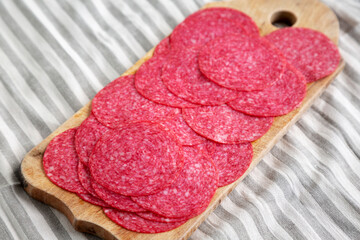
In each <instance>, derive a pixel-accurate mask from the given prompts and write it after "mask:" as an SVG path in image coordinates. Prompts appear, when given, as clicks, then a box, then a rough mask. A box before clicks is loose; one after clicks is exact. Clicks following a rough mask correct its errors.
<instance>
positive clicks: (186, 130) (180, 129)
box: [160, 114, 206, 146]
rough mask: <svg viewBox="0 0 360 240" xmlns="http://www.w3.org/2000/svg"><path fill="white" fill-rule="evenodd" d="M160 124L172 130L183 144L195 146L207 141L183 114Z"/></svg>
mask: <svg viewBox="0 0 360 240" xmlns="http://www.w3.org/2000/svg"><path fill="white" fill-rule="evenodd" d="M160 125H162V126H164V127H165V128H166V129H169V130H170V131H172V132H173V133H174V135H175V136H176V137H177V138H178V140H179V141H180V143H181V145H183V146H195V145H198V144H201V143H203V142H205V141H206V139H205V138H203V137H202V136H200V135H199V134H197V133H196V132H194V130H192V129H191V128H190V127H189V125H188V124H187V123H186V122H185V120H184V118H183V117H182V115H181V114H179V115H178V116H177V117H175V118H173V119H171V120H170V121H166V122H163V123H160Z"/></svg>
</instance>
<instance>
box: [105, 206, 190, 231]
mask: <svg viewBox="0 0 360 240" xmlns="http://www.w3.org/2000/svg"><path fill="white" fill-rule="evenodd" d="M103 210H104V213H105V214H106V216H108V217H109V218H110V219H111V220H112V221H114V222H115V223H117V224H119V225H120V226H122V227H124V228H126V229H128V230H130V231H134V232H140V233H160V232H166V231H170V230H172V229H175V228H177V227H179V226H180V225H182V224H184V223H185V222H186V221H182V222H172V223H164V222H155V221H150V220H147V219H144V218H142V217H140V216H139V215H137V214H136V213H129V212H122V211H118V210H115V209H112V208H104V209H103Z"/></svg>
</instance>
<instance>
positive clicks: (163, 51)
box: [153, 37, 171, 57]
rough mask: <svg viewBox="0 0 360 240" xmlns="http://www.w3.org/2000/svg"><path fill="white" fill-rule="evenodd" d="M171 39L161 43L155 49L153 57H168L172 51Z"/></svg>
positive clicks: (165, 39)
mask: <svg viewBox="0 0 360 240" xmlns="http://www.w3.org/2000/svg"><path fill="white" fill-rule="evenodd" d="M169 40H170V39H169V37H166V38H164V39H163V40H161V41H160V42H159V44H158V45H157V46H156V47H155V49H154V53H153V57H155V56H159V55H160V56H166V55H167V54H168V53H169V51H170V47H171V46H170V41H169Z"/></svg>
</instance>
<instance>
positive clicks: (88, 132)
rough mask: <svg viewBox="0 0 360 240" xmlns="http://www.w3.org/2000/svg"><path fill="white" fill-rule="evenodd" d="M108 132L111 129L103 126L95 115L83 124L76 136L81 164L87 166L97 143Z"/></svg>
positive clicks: (76, 145) (76, 146) (91, 115)
mask: <svg viewBox="0 0 360 240" xmlns="http://www.w3.org/2000/svg"><path fill="white" fill-rule="evenodd" d="M108 130H110V128H108V127H106V126H104V125H103V124H101V123H100V122H99V121H98V120H97V119H96V117H95V116H94V115H93V114H90V116H89V117H88V118H87V119H85V120H84V121H83V122H82V123H81V125H80V126H79V127H78V129H77V131H76V134H75V148H76V152H77V153H78V155H79V159H80V162H82V163H84V164H85V165H86V166H87V164H88V161H89V157H90V154H91V151H92V150H93V148H94V147H95V143H96V142H97V141H98V140H99V138H100V137H101V136H102V135H103V134H104V133H105V132H107V131H108Z"/></svg>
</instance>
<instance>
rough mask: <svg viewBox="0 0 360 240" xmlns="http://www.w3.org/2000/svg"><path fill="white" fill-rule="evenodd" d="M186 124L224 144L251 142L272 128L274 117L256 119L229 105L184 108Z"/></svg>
mask: <svg viewBox="0 0 360 240" xmlns="http://www.w3.org/2000/svg"><path fill="white" fill-rule="evenodd" d="M182 114H183V117H184V119H185V121H186V123H187V124H188V125H189V126H190V127H191V128H192V129H193V130H194V131H195V132H197V133H198V134H200V135H201V136H203V137H205V138H208V139H210V140H213V141H215V142H219V143H224V144H236V143H243V142H251V141H255V140H256V139H258V138H260V137H261V136H263V135H264V134H265V133H266V132H267V131H268V130H269V129H270V127H271V124H272V122H273V119H274V118H273V117H254V116H250V115H246V114H243V113H241V112H238V111H235V110H233V109H232V108H230V107H229V106H227V105H222V106H203V107H198V108H184V109H183V111H182Z"/></svg>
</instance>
